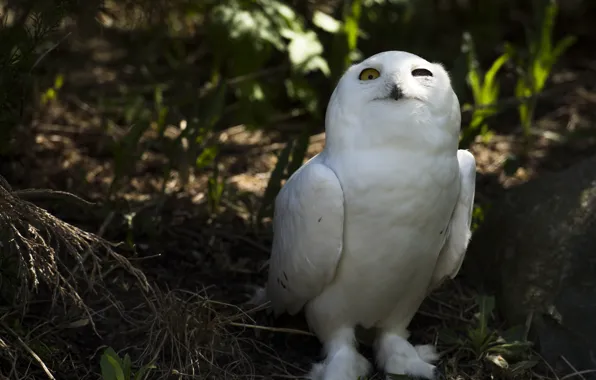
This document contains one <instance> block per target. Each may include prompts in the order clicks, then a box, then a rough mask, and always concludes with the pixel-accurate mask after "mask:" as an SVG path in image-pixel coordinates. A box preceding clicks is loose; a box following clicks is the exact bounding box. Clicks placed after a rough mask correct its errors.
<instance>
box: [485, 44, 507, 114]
mask: <svg viewBox="0 0 596 380" xmlns="http://www.w3.org/2000/svg"><path fill="white" fill-rule="evenodd" d="M507 61H509V54H508V53H504V54H502V55H501V56H500V57H499V58H497V59H496V60H495V61H494V62H493V64H492V65H491V67H490V69H489V70H488V71H487V72H486V74H485V75H484V83H483V86H484V91H483V92H484V94H483V104H492V103H496V101H497V100H498V99H497V98H498V89H499V87H498V84H497V83H495V77H496V75H497V73H498V72H499V70H500V69H501V67H503V65H504V64H505V63H507Z"/></svg>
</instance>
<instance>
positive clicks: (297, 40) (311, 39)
mask: <svg viewBox="0 0 596 380" xmlns="http://www.w3.org/2000/svg"><path fill="white" fill-rule="evenodd" d="M287 36H289V37H290V39H291V41H290V43H289V44H288V53H289V56H290V61H291V62H292V66H293V68H294V69H295V70H297V71H298V72H300V73H302V74H304V73H307V72H310V71H314V70H316V69H319V70H321V71H323V73H325V75H328V73H329V67H328V65H327V62H326V61H325V60H324V59H323V58H322V57H321V53H323V45H322V44H321V42H320V41H319V37H318V36H317V34H316V33H315V32H313V31H312V30H309V31H308V32H306V33H304V34H299V33H295V32H291V33H287ZM311 60H315V61H314V64H313V63H312V62H309V61H311Z"/></svg>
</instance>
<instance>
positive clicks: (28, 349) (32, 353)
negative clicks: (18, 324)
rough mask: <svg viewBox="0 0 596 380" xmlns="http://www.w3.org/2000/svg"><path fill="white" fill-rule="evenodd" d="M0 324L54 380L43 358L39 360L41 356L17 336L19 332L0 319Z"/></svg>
mask: <svg viewBox="0 0 596 380" xmlns="http://www.w3.org/2000/svg"><path fill="white" fill-rule="evenodd" d="M0 324H1V325H2V327H4V328H5V329H6V330H7V331H9V332H10V333H11V334H12V335H14V337H15V338H16V339H17V341H18V342H19V344H20V345H21V346H23V348H24V349H25V350H26V351H27V352H28V353H29V354H30V355H31V356H32V357H33V359H35V361H36V362H37V363H38V364H39V365H40V366H41V368H42V369H43V371H44V372H45V373H46V375H48V378H49V379H51V380H56V378H55V377H54V375H52V372H50V369H49V368H48V366H46V364H45V363H44V362H43V360H41V358H40V357H39V355H37V354H36V353H35V351H33V350H32V349H31V347H29V346H28V345H27V343H25V342H24V341H23V339H21V337H20V336H19V334H17V333H16V332H14V331H13V330H12V329H11V328H10V327H8V326H7V325H6V323H4V322H3V321H0Z"/></svg>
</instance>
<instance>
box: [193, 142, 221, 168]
mask: <svg viewBox="0 0 596 380" xmlns="http://www.w3.org/2000/svg"><path fill="white" fill-rule="evenodd" d="M217 153H219V148H218V147H217V145H212V146H209V147H206V148H205V149H203V151H202V152H201V154H200V155H199V156H198V157H197V160H196V162H195V166H196V168H197V169H199V170H200V169H204V168H205V167H207V166H209V165H211V164H212V163H213V161H214V160H215V157H217Z"/></svg>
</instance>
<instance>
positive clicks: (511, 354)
mask: <svg viewBox="0 0 596 380" xmlns="http://www.w3.org/2000/svg"><path fill="white" fill-rule="evenodd" d="M476 306H477V307H478V312H477V313H476V319H477V323H476V325H475V326H470V327H469V328H468V329H467V330H466V331H465V332H463V333H458V332H456V331H454V330H451V329H444V330H443V331H441V332H440V334H439V339H440V340H441V342H442V343H443V344H446V345H449V346H455V347H457V348H458V349H459V350H462V351H467V352H469V353H471V354H472V355H473V356H475V358H476V359H478V360H488V361H491V362H492V363H494V364H496V365H498V366H500V367H502V368H508V369H509V370H511V371H518V370H522V369H527V368H529V367H531V366H533V365H535V364H536V362H534V361H532V360H530V358H529V354H530V352H529V349H530V347H531V343H530V342H528V341H527V340H526V337H525V335H526V334H525V329H524V327H523V326H514V327H512V328H511V329H509V330H507V331H504V332H502V333H500V332H499V331H497V330H495V329H492V328H491V327H490V326H489V321H490V318H491V315H492V313H493V310H494V308H495V299H494V297H489V296H484V295H479V296H477V297H476ZM510 362H514V365H511V366H510Z"/></svg>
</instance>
